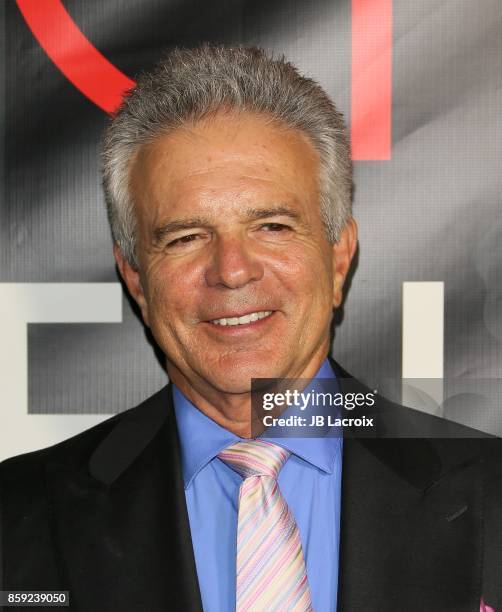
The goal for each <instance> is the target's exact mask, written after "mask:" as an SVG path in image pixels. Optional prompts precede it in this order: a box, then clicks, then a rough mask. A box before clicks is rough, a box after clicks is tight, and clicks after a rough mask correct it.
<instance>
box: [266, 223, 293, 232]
mask: <svg viewBox="0 0 502 612" xmlns="http://www.w3.org/2000/svg"><path fill="white" fill-rule="evenodd" d="M261 229H264V230H265V231H267V232H282V231H284V230H290V229H291V228H290V227H289V225H284V223H264V224H263V225H262V226H261Z"/></svg>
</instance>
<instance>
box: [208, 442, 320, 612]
mask: <svg viewBox="0 0 502 612" xmlns="http://www.w3.org/2000/svg"><path fill="white" fill-rule="evenodd" d="M289 455H290V453H289V452H288V451H287V450H285V449H284V448H281V447H280V446H277V445H275V444H272V443H271V442H266V441H264V440H249V441H243V442H237V443H236V444H233V445H232V446H229V447H228V448H226V449H224V450H223V451H221V452H220V453H219V455H218V457H219V458H220V459H221V460H222V461H223V462H224V463H226V464H227V465H228V466H229V467H231V468H232V469H233V470H235V471H236V472H237V473H238V474H240V475H241V476H242V477H243V478H244V480H243V482H242V484H241V487H240V492H239V515H238V525H237V584H236V600H237V604H236V612H249V611H251V612H265V611H266V612H289V611H294V612H307V611H311V610H312V603H311V599H310V589H309V585H308V581H307V572H306V569H305V560H304V558H303V551H302V544H301V541H300V533H299V531H298V527H297V526H296V521H295V518H294V516H293V514H292V513H291V510H290V509H289V507H288V505H287V503H286V500H285V499H284V497H283V496H282V493H281V492H280V490H279V486H278V484H277V476H278V474H279V471H280V470H281V468H282V466H283V465H284V463H285V462H286V461H287V460H288V458H289Z"/></svg>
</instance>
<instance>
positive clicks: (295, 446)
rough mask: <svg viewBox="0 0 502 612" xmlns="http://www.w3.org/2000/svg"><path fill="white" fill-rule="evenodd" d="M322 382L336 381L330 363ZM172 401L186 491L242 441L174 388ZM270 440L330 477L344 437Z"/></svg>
mask: <svg viewBox="0 0 502 612" xmlns="http://www.w3.org/2000/svg"><path fill="white" fill-rule="evenodd" d="M320 378H329V379H335V378H336V377H335V373H334V372H333V369H332V367H331V365H330V363H329V361H328V360H327V359H326V360H325V361H324V362H323V363H322V365H321V367H320V368H319V370H318V372H317V374H316V375H315V376H314V380H317V379H320ZM173 400H174V411H175V415H176V422H177V425H178V432H179V437H180V445H181V463H182V470H183V481H184V485H185V489H187V488H188V487H189V486H190V484H191V483H192V481H193V479H194V478H195V477H196V476H197V474H198V473H199V472H200V470H201V469H202V468H203V467H204V466H205V465H207V464H208V463H209V462H210V461H211V460H212V459H214V457H216V456H217V455H218V453H219V452H220V451H221V450H223V449H224V448H226V447H227V446H230V445H231V444H234V443H235V442H238V441H240V440H242V438H240V437H239V436H236V435H235V434H233V433H231V432H230V431H228V430H227V429H225V428H224V427H221V425H218V423H216V422H215V421H213V420H212V419H210V418H209V417H207V416H206V415H205V414H204V413H203V412H201V411H200V410H199V409H198V408H197V407H196V406H194V404H192V402H190V400H189V399H187V398H186V397H185V396H184V395H183V393H182V392H181V391H180V390H179V389H178V388H177V387H176V385H174V384H173ZM267 440H269V441H271V442H274V443H276V444H278V445H279V446H282V447H284V448H286V449H287V450H288V451H290V452H291V453H292V454H294V455H296V456H297V457H300V458H301V459H304V460H305V461H307V462H308V463H310V464H312V465H313V466H315V467H317V468H319V469H320V470H322V471H323V472H327V473H329V474H331V473H332V472H333V470H334V468H335V462H336V459H337V457H340V456H341V448H342V439H341V437H334V436H325V437H318V438H277V439H276V438H267Z"/></svg>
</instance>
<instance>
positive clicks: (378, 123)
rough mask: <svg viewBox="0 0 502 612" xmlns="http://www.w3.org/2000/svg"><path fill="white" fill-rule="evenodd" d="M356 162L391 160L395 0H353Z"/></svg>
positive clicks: (353, 136) (353, 130) (353, 115)
mask: <svg viewBox="0 0 502 612" xmlns="http://www.w3.org/2000/svg"><path fill="white" fill-rule="evenodd" d="M351 93H352V95H351V122H350V123H351V128H350V129H351V141H352V159H359V160H372V159H390V155H391V146H392V144H391V134H392V0H352V89H351Z"/></svg>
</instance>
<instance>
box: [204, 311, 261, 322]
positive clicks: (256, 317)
mask: <svg viewBox="0 0 502 612" xmlns="http://www.w3.org/2000/svg"><path fill="white" fill-rule="evenodd" d="M271 314H272V311H271V310H262V311H261V312H251V313H250V314H247V315H244V316H243V317H229V318H228V319H215V320H214V321H211V323H213V324H214V325H245V324H246V323H251V322H252V321H258V320H259V319H264V318H265V317H268V316H270V315H271Z"/></svg>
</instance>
